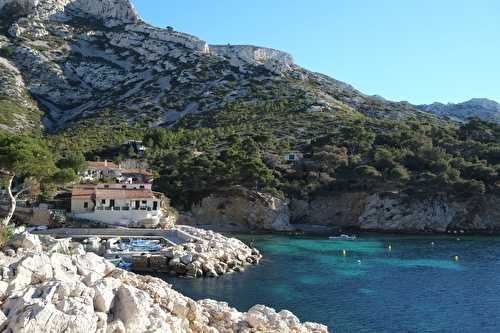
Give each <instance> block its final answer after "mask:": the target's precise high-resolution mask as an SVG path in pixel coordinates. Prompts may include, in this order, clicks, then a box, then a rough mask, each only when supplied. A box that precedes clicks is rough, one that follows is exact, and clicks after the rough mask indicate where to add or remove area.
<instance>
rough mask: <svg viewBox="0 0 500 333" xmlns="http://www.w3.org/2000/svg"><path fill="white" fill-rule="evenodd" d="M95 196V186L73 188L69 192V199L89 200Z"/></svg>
mask: <svg viewBox="0 0 500 333" xmlns="http://www.w3.org/2000/svg"><path fill="white" fill-rule="evenodd" d="M94 194H95V185H82V186H75V187H73V190H72V191H71V197H72V198H75V199H82V200H83V199H90V198H92V196H93V195H94Z"/></svg>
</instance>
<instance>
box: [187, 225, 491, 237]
mask: <svg viewBox="0 0 500 333" xmlns="http://www.w3.org/2000/svg"><path fill="white" fill-rule="evenodd" d="M189 226H191V227H194V228H198V229H202V230H212V231H214V232H217V233H222V234H229V235H231V234H248V235H276V236H280V235H281V236H306V237H308V236H311V237H320V236H321V237H329V236H334V235H337V234H342V233H345V234H355V235H382V234H383V235H394V236H397V235H407V236H450V237H453V236H500V229H499V230H488V231H486V230H474V231H466V230H463V232H460V230H456V232H455V230H454V232H451V231H444V232H442V231H416V230H408V231H405V230H380V229H360V228H355V227H349V228H347V227H343V228H333V227H326V226H322V225H304V224H291V226H292V227H296V226H302V227H303V226H306V229H307V230H304V229H300V228H299V229H297V230H294V231H279V230H257V229H255V230H254V229H249V228H246V229H245V228H238V227H233V226H221V225H212V224H199V225H197V224H193V225H189ZM314 229H316V230H314ZM326 233H330V234H326Z"/></svg>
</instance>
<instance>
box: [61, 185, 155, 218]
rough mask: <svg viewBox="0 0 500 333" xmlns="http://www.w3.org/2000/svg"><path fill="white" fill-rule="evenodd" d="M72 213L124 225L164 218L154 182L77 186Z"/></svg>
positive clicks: (76, 216) (73, 192)
mask: <svg viewBox="0 0 500 333" xmlns="http://www.w3.org/2000/svg"><path fill="white" fill-rule="evenodd" d="M71 213H72V215H73V217H75V218H78V219H83V220H89V221H96V222H101V223H104V224H110V225H121V226H155V225H157V224H158V223H159V222H160V219H161V218H162V217H163V216H162V212H161V198H159V197H158V196H157V195H156V194H155V193H154V192H153V191H152V190H151V184H99V185H97V186H85V185H83V186H77V187H75V188H73V191H72V197H71Z"/></svg>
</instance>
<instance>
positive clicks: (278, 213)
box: [191, 187, 293, 231]
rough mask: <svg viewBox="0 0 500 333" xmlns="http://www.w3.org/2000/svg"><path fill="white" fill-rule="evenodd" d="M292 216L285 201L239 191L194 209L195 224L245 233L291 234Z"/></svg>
mask: <svg viewBox="0 0 500 333" xmlns="http://www.w3.org/2000/svg"><path fill="white" fill-rule="evenodd" d="M289 215H290V214H289V210H288V206H287V204H286V202H285V201H283V200H281V199H279V198H276V197H274V196H272V195H270V194H266V193H261V192H257V191H251V190H247V189H244V188H241V187H238V188H233V189H230V190H226V191H220V192H218V193H216V194H213V195H211V196H209V197H207V198H205V199H203V200H202V202H201V203H200V204H199V205H195V206H194V207H193V209H192V219H191V222H192V223H194V224H201V225H210V226H215V227H224V228H225V227H232V228H233V229H236V230H244V231H246V230H267V231H290V230H293V227H292V226H291V225H290V216H289Z"/></svg>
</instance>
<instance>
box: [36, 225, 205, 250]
mask: <svg viewBox="0 0 500 333" xmlns="http://www.w3.org/2000/svg"><path fill="white" fill-rule="evenodd" d="M33 234H36V235H40V236H41V235H47V236H52V237H55V238H73V239H86V238H95V237H97V238H100V239H111V238H125V239H158V240H164V241H166V242H167V243H169V244H171V245H173V246H175V245H182V244H184V243H188V242H193V241H198V240H200V239H199V238H198V237H195V236H193V235H190V234H188V233H187V232H184V231H182V230H179V229H169V230H162V229H131V228H59V229H47V230H37V231H33Z"/></svg>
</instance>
